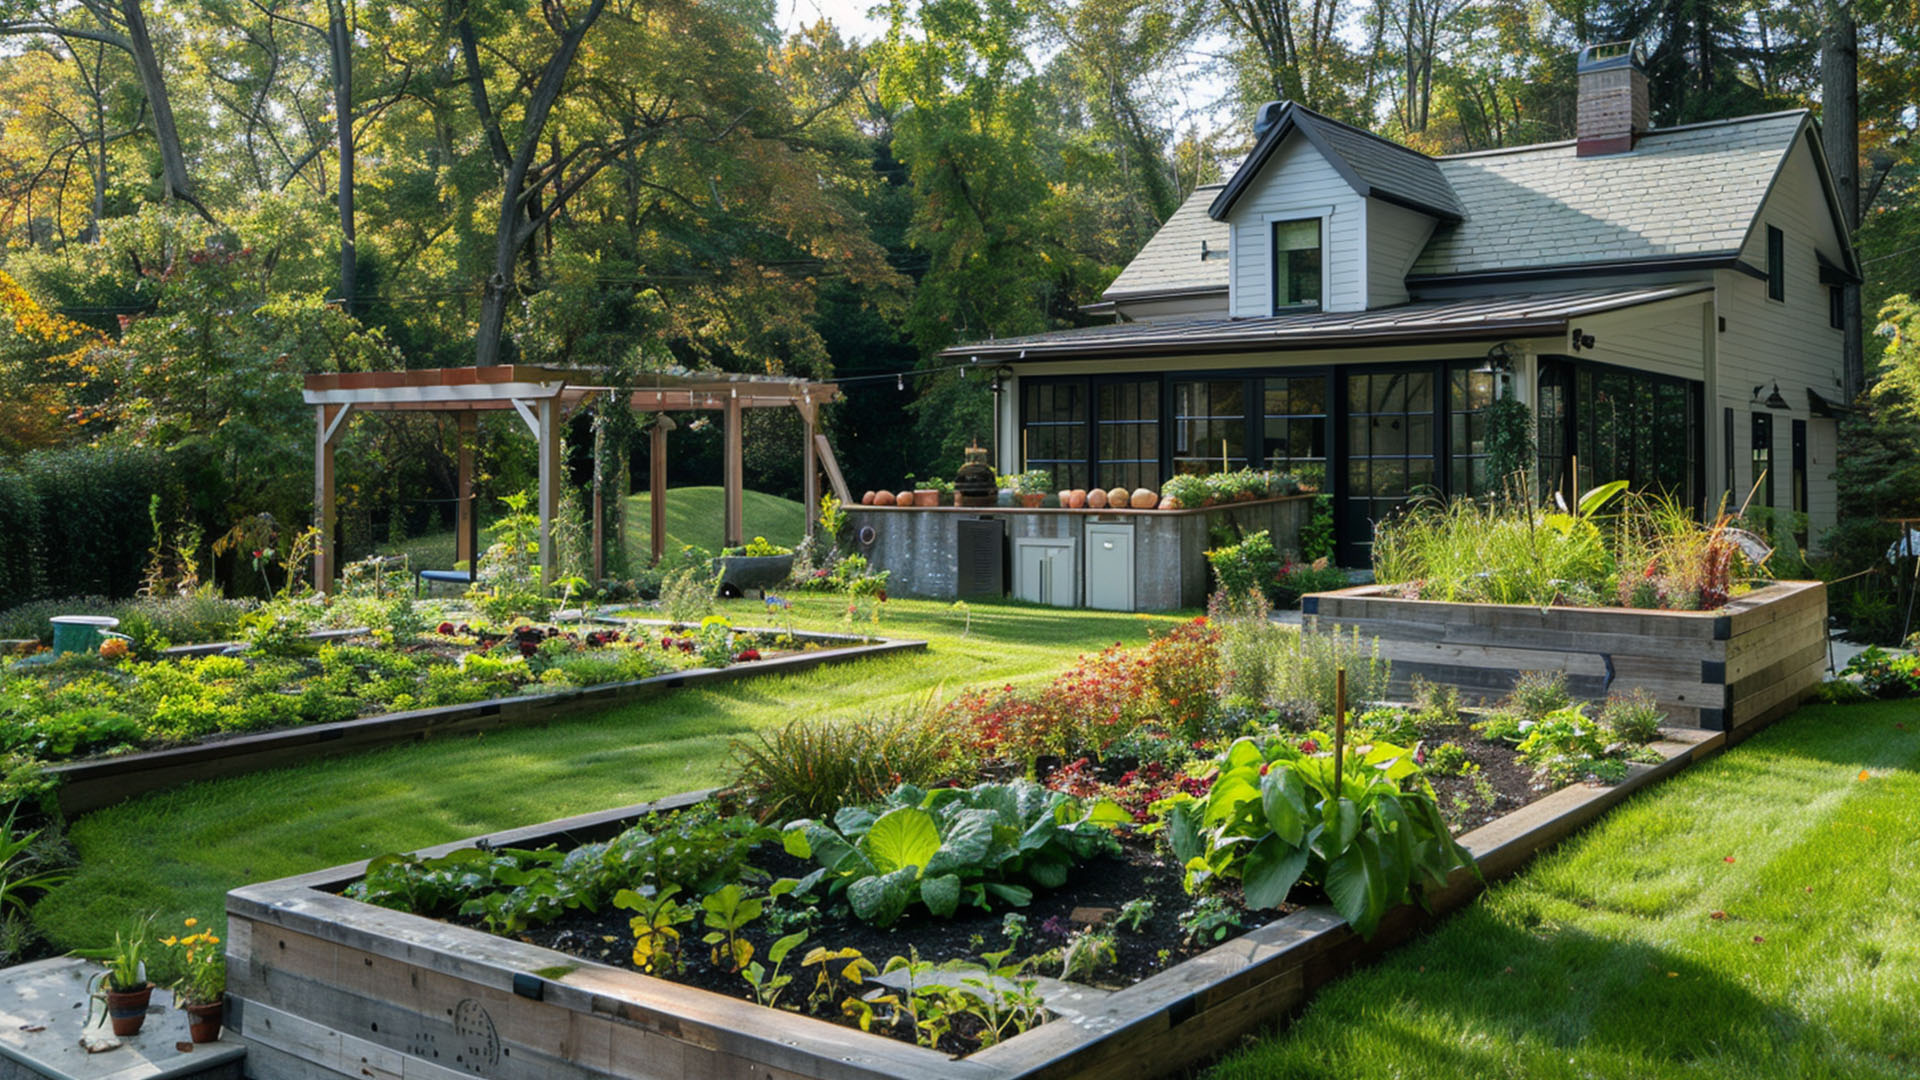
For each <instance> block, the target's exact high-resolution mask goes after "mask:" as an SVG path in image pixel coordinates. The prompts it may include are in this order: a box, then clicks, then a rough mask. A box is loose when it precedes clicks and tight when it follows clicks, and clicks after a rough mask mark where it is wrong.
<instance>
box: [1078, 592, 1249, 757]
mask: <svg viewBox="0 0 1920 1080" xmlns="http://www.w3.org/2000/svg"><path fill="white" fill-rule="evenodd" d="M1219 643H1220V634H1219V632H1218V631H1216V630H1214V629H1213V628H1212V627H1211V626H1209V625H1208V624H1207V620H1206V618H1205V617H1201V618H1198V619H1194V620H1192V621H1191V622H1185V623H1182V624H1180V625H1179V626H1176V627H1174V628H1173V629H1172V630H1169V631H1167V632H1166V633H1164V634H1153V635H1151V636H1150V637H1149V639H1148V641H1147V648H1146V654H1145V656H1144V658H1143V661H1144V666H1143V668H1142V670H1141V676H1142V678H1143V680H1144V682H1145V685H1146V689H1147V694H1148V701H1149V705H1150V707H1151V708H1152V709H1153V710H1154V711H1155V712H1156V713H1157V714H1158V716H1159V718H1160V722H1161V724H1162V725H1164V726H1165V727H1166V728H1168V729H1169V730H1170V731H1171V732H1174V733H1177V734H1178V735H1179V736H1180V737H1181V738H1182V739H1183V740H1185V741H1187V742H1192V741H1193V740H1195V739H1198V738H1199V737H1200V736H1201V735H1202V734H1203V733H1204V729H1205V727H1206V723H1207V720H1208V719H1209V718H1210V717H1211V716H1212V714H1213V711H1214V703H1215V698H1214V694H1215V692H1216V691H1217V690H1218V689H1219V687H1220V653H1219V651H1218V648H1217V646H1218V645H1219ZM1102 655H1103V656H1105V655H1106V654H1102ZM1122 677H1123V678H1124V676H1122Z"/></svg>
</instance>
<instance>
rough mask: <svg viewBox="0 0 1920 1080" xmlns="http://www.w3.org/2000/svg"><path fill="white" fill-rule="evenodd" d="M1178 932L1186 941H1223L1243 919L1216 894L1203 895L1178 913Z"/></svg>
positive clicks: (1238, 926)
mask: <svg viewBox="0 0 1920 1080" xmlns="http://www.w3.org/2000/svg"><path fill="white" fill-rule="evenodd" d="M1179 921H1180V932H1181V933H1182V934H1183V935H1185V937H1186V940H1187V943H1188V944H1193V943H1195V942H1202V941H1225V940H1226V939H1227V935H1228V934H1231V933H1233V932H1234V931H1235V930H1238V929H1239V928H1240V925H1241V922H1242V921H1243V920H1242V919H1241V917H1240V912H1239V911H1238V910H1236V909H1235V908H1234V906H1233V905H1232V904H1230V903H1228V902H1227V901H1226V900H1225V899H1224V898H1222V897H1218V896H1203V897H1201V898H1199V899H1198V900H1195V901H1194V902H1193V906H1191V907H1189V908H1187V910H1185V911H1183V912H1181V913H1180V920H1179Z"/></svg>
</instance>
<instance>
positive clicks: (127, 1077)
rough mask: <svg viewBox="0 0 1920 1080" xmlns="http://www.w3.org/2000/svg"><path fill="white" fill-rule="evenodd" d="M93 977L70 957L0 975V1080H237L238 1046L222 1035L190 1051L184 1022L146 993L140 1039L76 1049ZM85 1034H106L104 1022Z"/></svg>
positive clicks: (242, 1052) (242, 1048)
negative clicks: (150, 1000) (96, 1048)
mask: <svg viewBox="0 0 1920 1080" xmlns="http://www.w3.org/2000/svg"><path fill="white" fill-rule="evenodd" d="M99 971H100V966H99V965H98V964H93V963H89V962H87V961H85V960H76V959H73V958H72V957H60V958H57V959H53V960H40V961H36V962H34V963H31V964H21V965H20V966H18V967H11V968H6V969H4V970H0V1080H43V1078H44V1080H176V1078H178V1080H241V1076H242V1072H241V1061H242V1059H243V1058H245V1057H246V1053H247V1050H246V1045H245V1044H244V1043H242V1042H241V1041H240V1040H239V1039H237V1038H235V1037H233V1036H230V1035H228V1034H226V1033H225V1032H222V1033H221V1035H220V1041H219V1042H213V1043H204V1044H201V1045H198V1046H195V1045H193V1044H192V1043H191V1042H189V1041H188V1039H187V1014H186V1013H184V1012H181V1011H180V1010H178V1009H175V1008H174V1007H173V995H171V994H169V993H168V992H166V991H165V990H155V991H154V992H153V1004H152V1005H151V1006H150V1007H149V1008H148V1010H147V1023H146V1026H145V1027H144V1028H142V1029H141V1031H140V1034H138V1035H133V1036H129V1037H127V1038H125V1039H121V1040H120V1045H119V1046H117V1047H115V1048H114V1049H112V1050H106V1051H102V1052H100V1053H96V1054H90V1053H88V1052H87V1051H86V1050H84V1049H82V1048H81V1046H80V1036H81V1033H82V1030H83V1025H84V1024H85V1023H86V1018H87V981H88V980H89V979H91V978H92V977H93V976H94V975H95V974H96V973H97V972H99ZM86 1030H87V1031H88V1033H90V1034H95V1033H108V1032H110V1029H109V1028H107V1026H106V1017H105V1016H104V1015H96V1016H95V1017H94V1025H93V1027H92V1028H89V1029H86ZM182 1046H185V1047H187V1049H184V1050H183V1049H181V1047H182Z"/></svg>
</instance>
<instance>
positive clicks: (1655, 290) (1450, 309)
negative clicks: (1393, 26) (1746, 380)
mask: <svg viewBox="0 0 1920 1080" xmlns="http://www.w3.org/2000/svg"><path fill="white" fill-rule="evenodd" d="M1712 288H1713V286H1712V285H1711V284H1710V283H1708V282H1690V283H1687V284H1681V285H1650V286H1642V287H1639V288H1626V289H1621V288H1615V289H1581V290H1578V291H1573V292H1555V293H1531V294H1522V295H1517V296H1494V297H1485V296H1483V297H1474V298H1471V299H1464V300H1423V301H1418V302H1415V303H1411V304H1400V305H1397V306H1395V307H1388V308H1375V309H1373V310H1371V311H1314V312H1293V313H1289V314H1285V315H1274V316H1270V317H1267V318H1259V319H1218V318H1216V319H1182V320H1169V321H1163V322H1152V323H1142V322H1133V323H1118V324H1115V325H1112V326H1087V327H1081V328H1079V329H1075V330H1056V331H1054V332H1053V333H1049V334H1029V335H1027V336H1024V337H1011V338H998V339H995V340H993V341H980V342H974V343H973V344H970V345H955V346H953V347H952V348H949V349H946V350H944V351H943V352H942V354H941V355H943V356H976V357H979V356H991V357H993V358H995V359H996V360H1000V361H1003V362H1004V361H1006V360H1017V359H1034V360H1037V359H1041V358H1043V357H1047V358H1057V357H1061V356H1073V355H1096V356H1116V355H1121V354H1125V353H1163V352H1236V351H1245V350H1274V349H1299V348H1317V347H1324V346H1327V345H1343V344H1353V343H1356V342H1367V343H1369V344H1385V343H1390V342H1394V341H1419V342H1432V341H1442V340H1449V339H1451V340H1491V339H1498V338H1503V337H1521V336H1536V335H1540V334H1554V333H1562V332H1564V331H1565V330H1566V329H1567V327H1568V325H1569V320H1572V319H1576V318H1582V317H1585V316H1588V315H1592V314H1595V313H1597V312H1602V311H1616V310H1619V309H1621V308H1628V307H1636V306H1639V305H1641V304H1651V303H1655V302H1657V301H1660V300H1671V299H1674V298H1676V297H1681V296H1689V295H1692V294H1694V293H1699V292H1705V291H1708V290H1710V289H1712Z"/></svg>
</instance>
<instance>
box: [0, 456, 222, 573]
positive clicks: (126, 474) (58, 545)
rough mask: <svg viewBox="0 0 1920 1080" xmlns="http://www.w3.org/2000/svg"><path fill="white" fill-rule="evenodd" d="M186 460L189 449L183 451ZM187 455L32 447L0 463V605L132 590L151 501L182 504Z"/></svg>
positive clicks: (142, 556) (142, 562)
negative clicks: (53, 594)
mask: <svg viewBox="0 0 1920 1080" xmlns="http://www.w3.org/2000/svg"><path fill="white" fill-rule="evenodd" d="M188 457H190V455H188ZM191 468H192V465H191V462H190V461H188V460H182V459H181V458H180V457H179V456H174V455H169V454H167V453H165V452H162V451H159V450H149V449H144V448H114V449H101V448H97V447H76V448H73V449H68V450H41V451H35V452H33V453H30V454H28V455H26V456H25V457H23V458H21V459H20V460H19V462H18V463H17V464H16V465H15V466H14V467H13V468H11V469H7V470H0V530H4V531H0V536H5V537H6V544H5V549H6V550H5V551H4V552H0V607H12V606H15V605H18V604H22V603H26V602H28V601H31V600H36V599H41V598H44V597H45V596H47V595H48V593H49V592H50V591H52V590H58V591H60V592H62V593H72V592H80V593H99V594H102V595H106V596H132V595H133V594H134V593H135V592H136V591H137V590H138V589H139V588H140V584H141V575H142V571H143V570H144V568H145V565H146V554H147V553H146V552H145V551H144V550H143V549H142V548H141V547H140V545H139V544H137V543H134V542H132V540H133V538H135V537H144V536H147V535H148V534H149V533H150V532H151V528H152V523H151V519H150V517H149V514H150V504H151V502H152V499H153V497H154V496H155V495H159V496H161V499H162V505H163V506H167V507H180V506H184V504H185V498H184V492H183V490H182V484H181V483H180V479H179V478H180V477H182V476H184V475H187V474H188V473H189V472H190V471H191Z"/></svg>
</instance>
